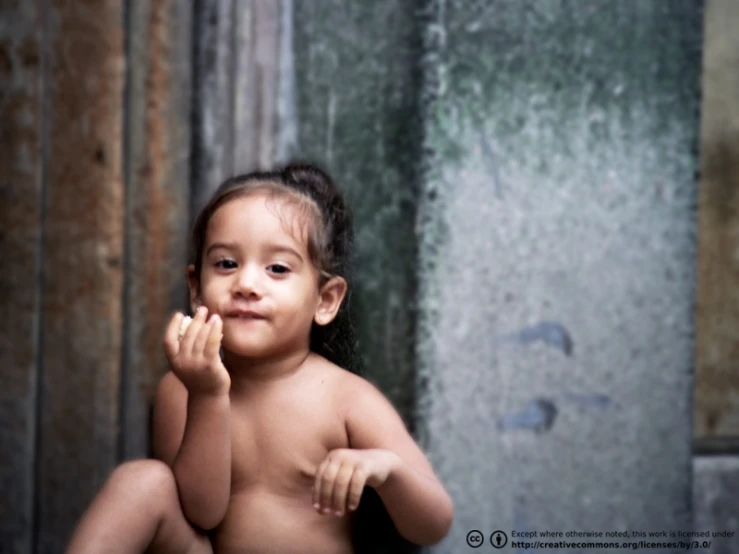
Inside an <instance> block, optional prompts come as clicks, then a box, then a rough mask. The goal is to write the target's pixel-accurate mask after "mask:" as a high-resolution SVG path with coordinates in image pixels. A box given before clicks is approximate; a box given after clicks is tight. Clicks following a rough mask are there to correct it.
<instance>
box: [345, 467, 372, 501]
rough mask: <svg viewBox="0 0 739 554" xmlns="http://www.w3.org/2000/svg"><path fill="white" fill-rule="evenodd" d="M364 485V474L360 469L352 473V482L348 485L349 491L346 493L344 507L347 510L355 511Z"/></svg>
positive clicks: (365, 476)
mask: <svg viewBox="0 0 739 554" xmlns="http://www.w3.org/2000/svg"><path fill="white" fill-rule="evenodd" d="M366 483H367V474H366V472H365V471H364V470H363V469H362V468H357V469H355V470H354V473H352V480H351V482H350V483H349V490H348V491H347V499H346V507H347V509H348V510H356V509H357V507H358V506H359V500H360V499H361V498H362V492H363V491H364V486H365V484H366Z"/></svg>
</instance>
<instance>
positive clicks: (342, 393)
mask: <svg viewBox="0 0 739 554" xmlns="http://www.w3.org/2000/svg"><path fill="white" fill-rule="evenodd" d="M313 368H314V371H315V372H316V374H317V375H318V376H319V377H320V382H321V383H324V384H327V385H328V387H329V391H330V394H331V398H332V400H333V403H334V405H335V406H336V407H338V408H339V409H340V411H341V412H342V413H344V414H346V413H348V412H349V411H350V410H351V409H352V406H355V405H356V402H357V401H358V400H359V399H362V400H364V401H367V400H369V401H370V402H372V399H374V401H375V402H376V401H380V402H382V401H383V400H384V399H385V397H384V395H383V394H382V392H381V391H380V389H379V388H378V387H376V386H375V385H373V384H372V383H371V382H370V381H368V380H367V379H365V378H364V377H361V376H360V375H357V374H355V373H352V372H350V371H348V370H346V369H344V368H342V367H340V366H337V365H336V364H334V363H332V362H330V361H328V360H327V359H325V358H322V357H320V356H316V357H315V359H314V364H313Z"/></svg>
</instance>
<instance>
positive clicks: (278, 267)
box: [267, 264, 290, 275]
mask: <svg viewBox="0 0 739 554" xmlns="http://www.w3.org/2000/svg"><path fill="white" fill-rule="evenodd" d="M267 269H268V270H269V271H270V272H271V273H277V274H279V275H284V274H285V273H289V272H290V268H289V267H286V266H284V265H282V264H272V265H269V266H267Z"/></svg>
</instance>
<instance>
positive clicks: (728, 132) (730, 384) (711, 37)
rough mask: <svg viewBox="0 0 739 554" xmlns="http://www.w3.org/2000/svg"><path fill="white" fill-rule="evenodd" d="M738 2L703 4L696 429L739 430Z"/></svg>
mask: <svg viewBox="0 0 739 554" xmlns="http://www.w3.org/2000/svg"><path fill="white" fill-rule="evenodd" d="M738 20H739V3H737V2H735V1H734V0H711V1H710V2H707V3H706V20H705V46H704V51H703V89H702V100H701V102H702V106H701V147H700V151H701V182H700V199H699V208H698V298H697V310H696V321H695V324H696V368H695V401H694V412H693V414H694V426H693V433H694V436H695V438H696V439H711V438H726V437H739V402H738V401H737V398H739V373H737V371H736V363H737V359H738V358H739V336H738V335H737V328H738V327H739V288H737V275H739V260H738V259H737V256H736V252H737V247H739V195H738V194H737V190H739V108H738V107H737V104H736V99H737V98H739V35H737V33H736V21H738Z"/></svg>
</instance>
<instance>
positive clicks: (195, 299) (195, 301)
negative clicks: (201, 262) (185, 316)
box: [187, 264, 201, 313]
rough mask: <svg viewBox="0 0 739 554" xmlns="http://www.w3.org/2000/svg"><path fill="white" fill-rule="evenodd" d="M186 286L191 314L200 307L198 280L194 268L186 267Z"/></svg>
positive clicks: (191, 265)
mask: <svg viewBox="0 0 739 554" xmlns="http://www.w3.org/2000/svg"><path fill="white" fill-rule="evenodd" d="M187 286H188V288H189V289H190V310H191V312H192V313H195V311H196V310H197V309H198V308H199V307H200V304H201V302H200V280H199V279H198V275H197V274H196V273H195V266H194V265H193V264H190V265H188V266H187Z"/></svg>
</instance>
